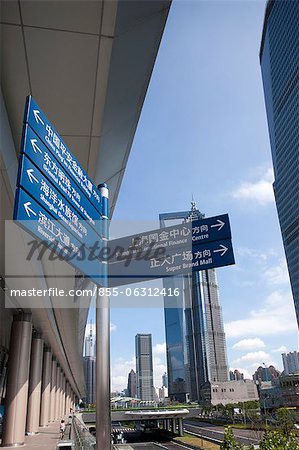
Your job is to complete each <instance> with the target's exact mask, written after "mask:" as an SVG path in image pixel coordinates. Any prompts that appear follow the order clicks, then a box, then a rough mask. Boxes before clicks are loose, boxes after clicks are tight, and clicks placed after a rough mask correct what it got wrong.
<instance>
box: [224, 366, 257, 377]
mask: <svg viewBox="0 0 299 450" xmlns="http://www.w3.org/2000/svg"><path fill="white" fill-rule="evenodd" d="M235 369H237V370H238V371H239V372H241V373H243V375H244V379H245V380H251V379H252V375H251V374H250V373H249V371H248V370H247V369H245V368H244V367H235V366H234V367H230V369H229V370H231V371H232V372H233V371H234V370H235Z"/></svg>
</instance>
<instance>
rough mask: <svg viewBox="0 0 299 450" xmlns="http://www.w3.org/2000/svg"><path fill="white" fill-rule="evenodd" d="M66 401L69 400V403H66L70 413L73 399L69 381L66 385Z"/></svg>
mask: <svg viewBox="0 0 299 450" xmlns="http://www.w3.org/2000/svg"><path fill="white" fill-rule="evenodd" d="M66 399H67V400H66V401H67V403H66V407H67V413H68V414H69V413H70V409H71V399H70V383H69V382H67V385H66Z"/></svg>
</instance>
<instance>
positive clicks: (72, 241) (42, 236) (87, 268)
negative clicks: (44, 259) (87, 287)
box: [14, 175, 107, 286]
mask: <svg viewBox="0 0 299 450" xmlns="http://www.w3.org/2000/svg"><path fill="white" fill-rule="evenodd" d="M32 176H34V175H32ZM14 220H17V222H18V223H19V224H20V225H21V226H22V228H24V229H25V231H28V232H29V233H30V234H32V235H33V236H34V237H35V238H38V239H39V240H41V241H42V242H43V244H45V245H46V246H47V247H48V248H49V249H50V250H51V249H52V250H54V251H55V253H56V254H58V255H60V256H61V259H63V258H65V261H67V262H68V263H69V264H71V265H72V266H73V267H75V268H76V269H78V270H79V271H80V272H82V273H83V274H85V275H86V276H88V277H89V278H91V279H92V281H94V282H95V283H97V284H98V285H100V286H102V285H103V282H102V281H103V279H104V278H105V277H106V275H107V274H106V272H107V266H106V265H105V264H101V263H100V261H99V260H98V259H93V260H90V259H89V258H88V255H89V252H88V251H87V249H86V248H85V247H84V246H83V245H82V243H81V242H80V241H79V240H78V239H76V238H75V237H74V236H73V234H72V233H70V232H69V230H68V229H67V228H65V226H64V222H62V221H57V220H55V219H53V217H52V216H51V215H50V214H49V213H48V211H46V210H45V209H44V208H43V207H42V206H41V205H39V204H38V203H37V202H36V201H35V200H34V199H33V198H32V197H31V196H30V195H29V194H28V193H27V192H25V191H23V189H22V188H18V190H17V192H16V202H15V211H14Z"/></svg>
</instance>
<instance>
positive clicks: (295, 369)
mask: <svg viewBox="0 0 299 450" xmlns="http://www.w3.org/2000/svg"><path fill="white" fill-rule="evenodd" d="M282 362H283V369H284V375H290V374H299V352H296V351H294V352H289V353H283V354H282Z"/></svg>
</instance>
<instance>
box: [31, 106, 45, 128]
mask: <svg viewBox="0 0 299 450" xmlns="http://www.w3.org/2000/svg"><path fill="white" fill-rule="evenodd" d="M33 114H34V117H35V120H36V123H38V122H40V123H42V124H43V125H45V124H44V122H43V121H42V119H41V118H40V117H39V115H40V111H39V110H38V109H34V110H33Z"/></svg>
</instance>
